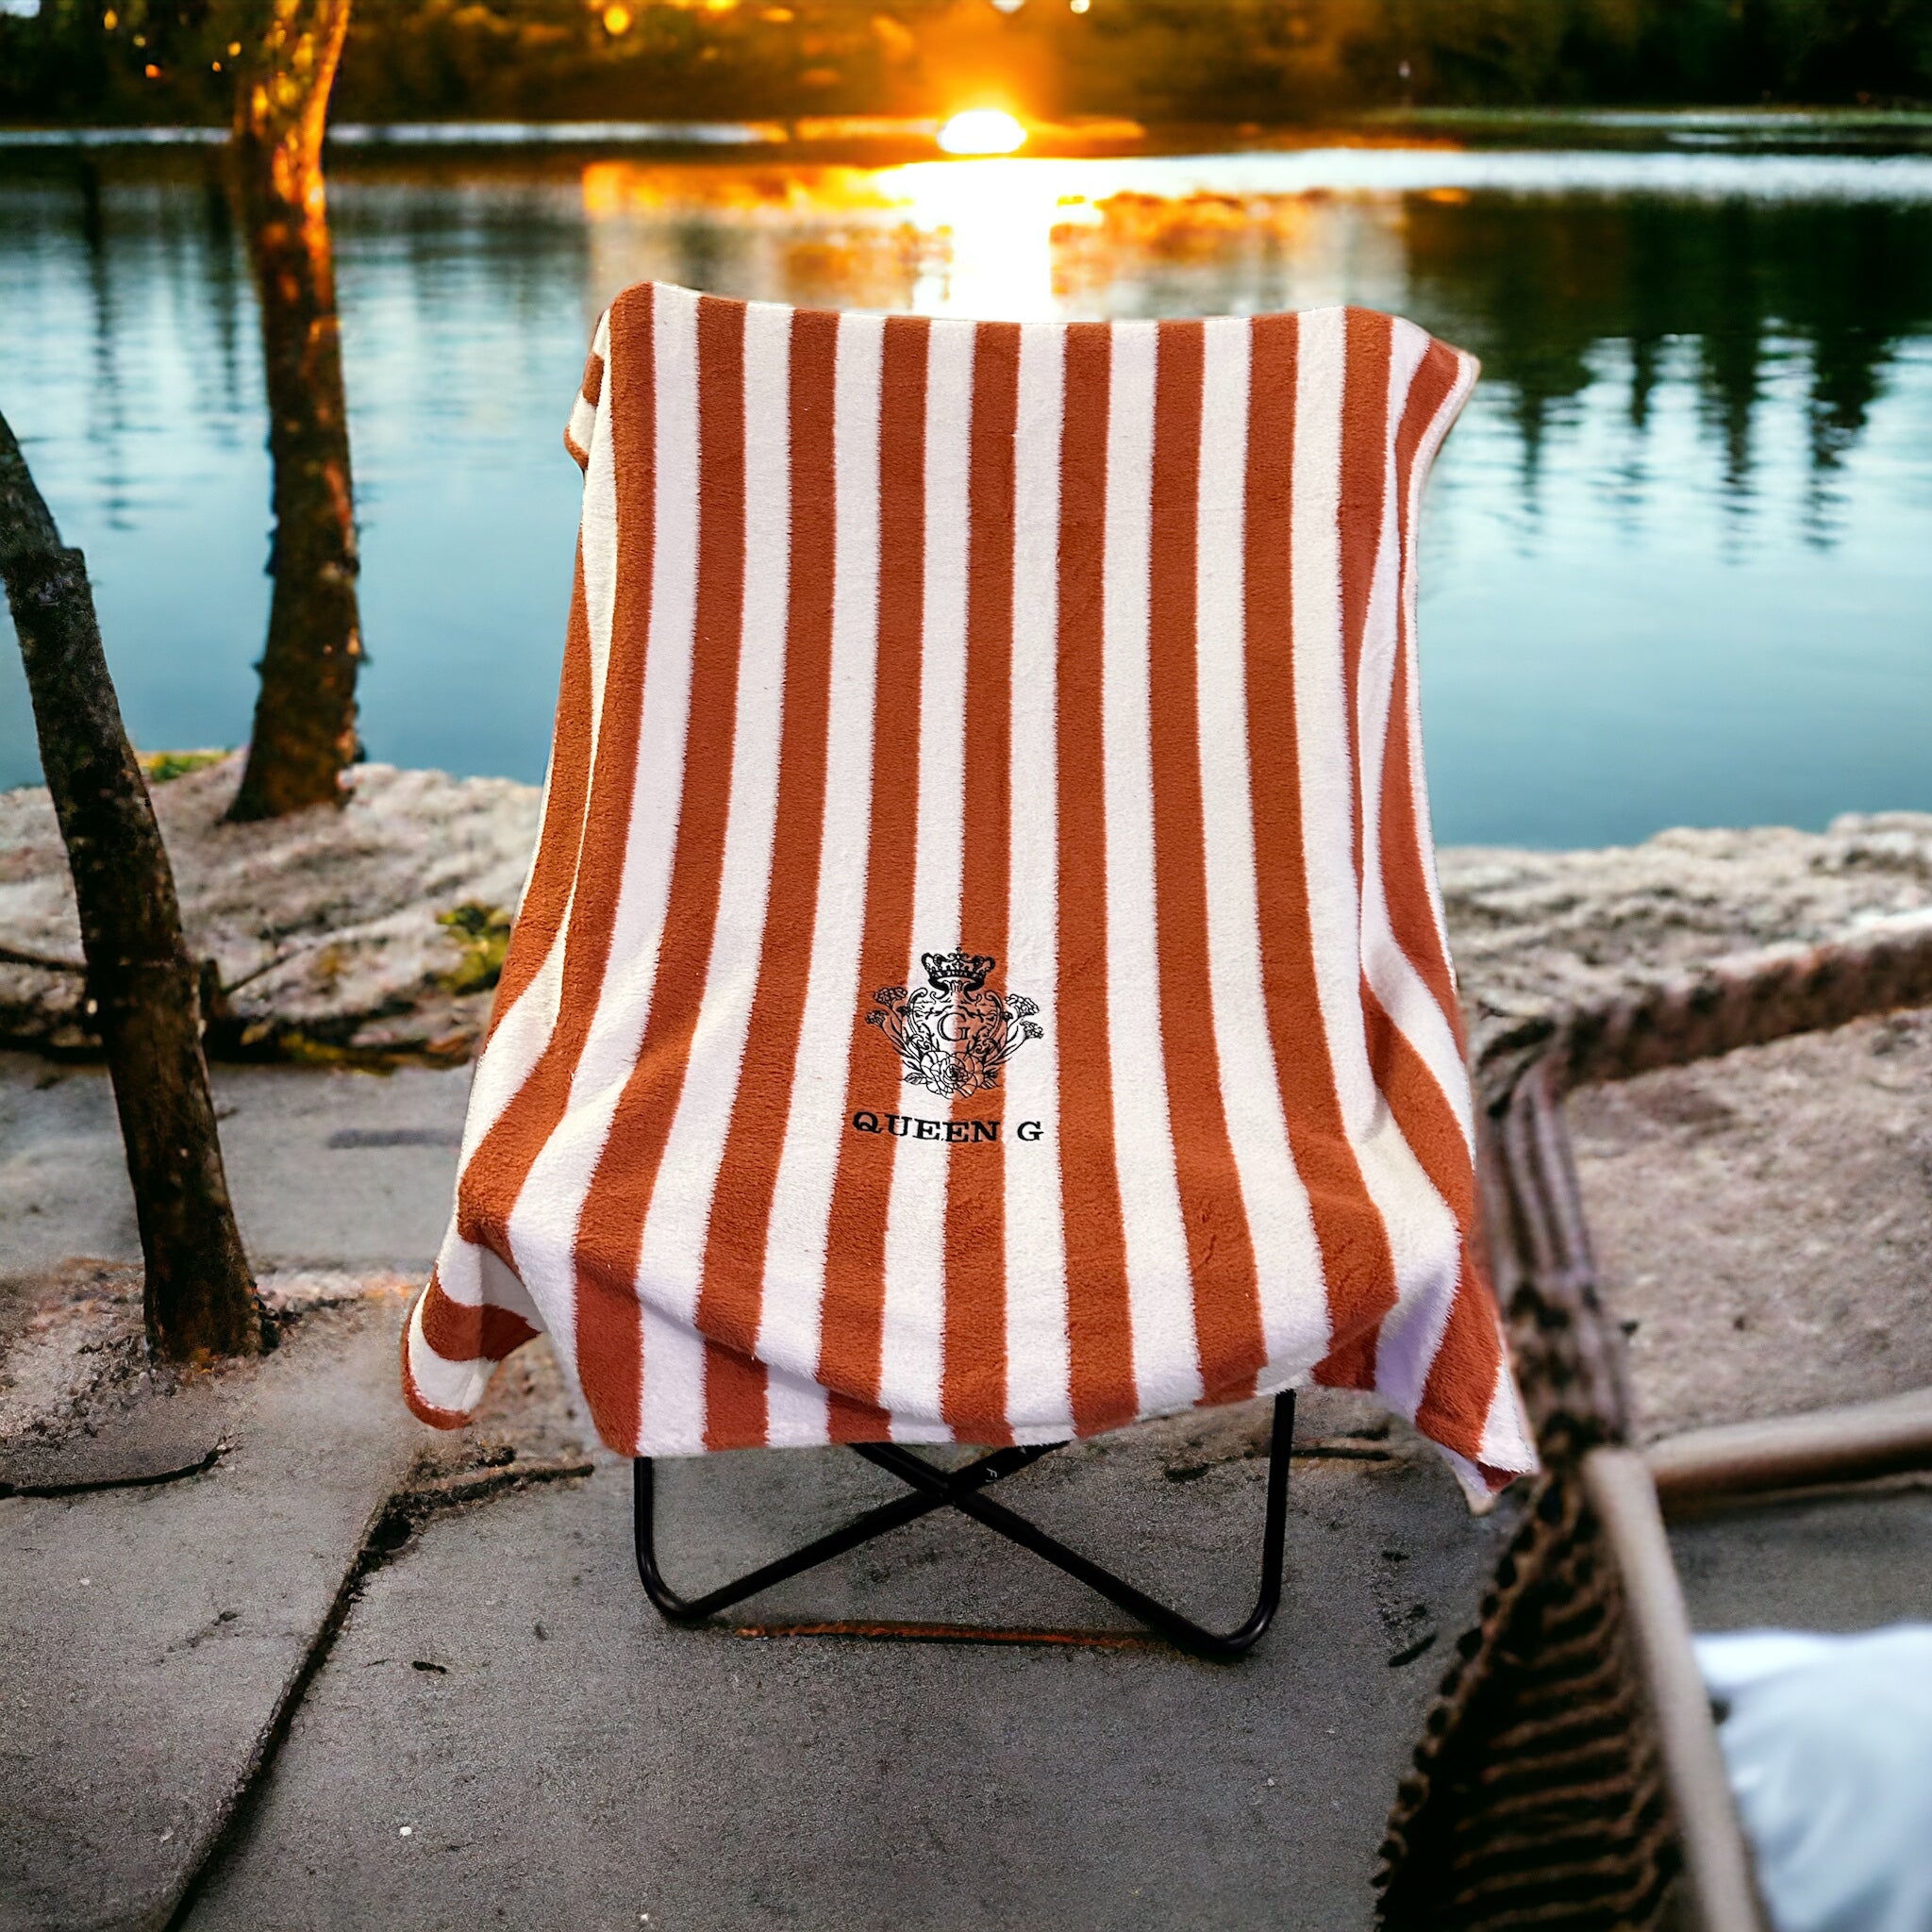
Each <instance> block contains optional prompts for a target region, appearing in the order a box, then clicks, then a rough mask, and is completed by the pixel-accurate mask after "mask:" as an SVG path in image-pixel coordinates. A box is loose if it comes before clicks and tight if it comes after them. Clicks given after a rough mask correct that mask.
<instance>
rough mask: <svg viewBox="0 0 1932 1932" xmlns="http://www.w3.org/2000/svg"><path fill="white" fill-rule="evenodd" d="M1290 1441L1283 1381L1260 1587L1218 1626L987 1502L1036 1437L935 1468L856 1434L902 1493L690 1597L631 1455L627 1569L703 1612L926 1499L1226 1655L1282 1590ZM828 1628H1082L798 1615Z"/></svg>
mask: <svg viewBox="0 0 1932 1932" xmlns="http://www.w3.org/2000/svg"><path fill="white" fill-rule="evenodd" d="M1293 1441H1294V1391H1292V1390H1289V1391H1285V1392H1283V1393H1282V1394H1280V1395H1277V1396H1276V1397H1275V1398H1274V1426H1273V1429H1272V1431H1271V1433H1270V1437H1269V1444H1268V1504H1267V1516H1266V1520H1265V1522H1264V1524H1263V1527H1262V1531H1261V1587H1260V1593H1259V1595H1258V1597H1257V1600H1256V1603H1255V1607H1254V1609H1253V1610H1252V1611H1251V1612H1250V1614H1249V1615H1248V1617H1247V1619H1246V1621H1245V1622H1243V1623H1242V1624H1240V1625H1239V1626H1238V1627H1237V1628H1235V1629H1233V1630H1229V1631H1226V1632H1221V1631H1214V1630H1208V1629H1206V1628H1204V1627H1203V1626H1202V1625H1201V1624H1197V1623H1195V1622H1194V1621H1193V1619H1192V1618H1191V1617H1186V1616H1183V1615H1182V1614H1181V1613H1180V1611H1178V1610H1175V1609H1171V1608H1170V1607H1168V1606H1167V1605H1165V1604H1163V1603H1160V1602H1158V1601H1157V1600H1156V1599H1155V1598H1153V1597H1151V1596H1148V1595H1147V1594H1146V1593H1145V1592H1144V1591H1140V1590H1137V1589H1135V1587H1134V1586H1133V1585H1132V1584H1131V1583H1128V1582H1125V1581H1124V1579H1122V1578H1121V1577H1118V1576H1116V1575H1114V1574H1113V1573H1112V1572H1111V1571H1110V1570H1107V1569H1104V1568H1102V1566H1101V1565H1100V1564H1098V1563H1096V1562H1094V1561H1093V1560H1092V1559H1091V1557H1083V1556H1082V1555H1081V1554H1080V1553H1079V1552H1078V1551H1077V1550H1073V1549H1069V1548H1068V1547H1067V1545H1066V1544H1065V1543H1063V1542H1061V1541H1059V1540H1058V1538H1056V1537H1051V1536H1049V1535H1048V1534H1047V1533H1046V1532H1045V1531H1044V1530H1043V1529H1041V1528H1040V1527H1038V1526H1037V1525H1036V1524H1032V1523H1030V1522H1028V1521H1027V1519H1026V1518H1025V1517H1024V1516H1021V1515H1018V1514H1016V1513H1015V1512H1014V1511H1013V1510H1011V1509H1008V1508H1007V1507H1006V1506H1005V1505H1004V1504H1001V1503H997V1502H995V1501H994V1500H993V1499H992V1498H991V1496H989V1495H988V1494H987V1493H986V1491H988V1490H990V1489H991V1488H992V1486H993V1485H994V1484H995V1483H998V1482H1002V1481H1004V1480H1005V1479H1006V1478H1007V1477H1008V1476H1009V1475H1014V1474H1018V1473H1019V1472H1020V1471H1021V1470H1023V1469H1026V1468H1029V1467H1031V1465H1032V1464H1034V1463H1036V1462H1038V1461H1039V1460H1040V1459H1041V1457H1043V1456H1050V1455H1052V1454H1053V1452H1054V1451H1055V1450H1056V1449H1063V1448H1065V1447H1066V1444H1065V1443H1063V1442H1041V1443H1035V1444H1029V1445H1027V1446H1025V1447H1024V1448H1011V1449H995V1450H992V1451H991V1453H990V1454H988V1455H985V1456H982V1457H979V1458H978V1459H977V1460H975V1461H973V1462H969V1463H967V1464H966V1465H965V1466H964V1467H963V1468H960V1469H956V1470H951V1471H947V1470H941V1469H937V1468H935V1467H934V1466H933V1465H932V1464H931V1463H930V1462H927V1461H926V1460H925V1459H924V1457H919V1456H915V1455H913V1454H912V1452H911V1451H910V1450H908V1449H905V1448H902V1447H900V1446H899V1445H898V1444H897V1443H892V1442H859V1443H855V1444H853V1445H852V1446H853V1450H854V1453H855V1454H857V1455H859V1456H862V1457H865V1459H866V1460H867V1461H868V1462H870V1463H873V1464H874V1465H875V1466H876V1467H877V1468H879V1469H883V1470H885V1471H887V1472H888V1473H890V1474H892V1475H895V1476H897V1477H898V1478H899V1480H900V1481H901V1482H903V1483H905V1484H906V1485H907V1486H908V1489H909V1490H910V1491H911V1493H910V1494H909V1495H905V1496H899V1497H896V1498H895V1499H894V1500H893V1501H891V1502H890V1503H881V1504H879V1505H878V1506H877V1507H874V1508H872V1509H868V1510H866V1511H865V1512H864V1513H863V1514H862V1515H859V1516H856V1517H854V1518H853V1520H852V1521H851V1522H850V1523H848V1524H845V1525H844V1526H843V1527H842V1528H840V1529H835V1530H833V1531H832V1532H831V1533H830V1534H829V1535H826V1536H822V1537H819V1538H816V1539H815V1540H814V1541H811V1542H808V1543H807V1544H805V1545H804V1546H803V1547H802V1548H799V1549H796V1550H793V1551H792V1552H791V1555H789V1556H785V1557H777V1558H775V1559H774V1561H772V1562H770V1563H764V1564H761V1565H760V1566H759V1567H758V1569H756V1570H753V1571H751V1572H750V1573H749V1574H746V1575H743V1576H741V1577H739V1578H738V1579H737V1581H736V1582H733V1583H725V1584H721V1585H719V1587H718V1588H717V1589H716V1590H710V1591H705V1593H704V1594H703V1595H701V1596H695V1597H683V1596H680V1595H678V1593H677V1592H676V1591H674V1590H673V1589H672V1588H671V1587H670V1585H669V1584H667V1583H666V1582H665V1581H664V1576H663V1573H662V1571H660V1570H659V1568H658V1555H657V1544H656V1512H657V1475H656V1471H655V1469H654V1467H653V1465H652V1462H651V1458H650V1457H642V1456H641V1457H638V1458H637V1461H636V1464H635V1467H634V1472H633V1474H634V1490H633V1509H634V1517H635V1525H636V1539H637V1557H638V1574H639V1576H640V1577H641V1578H642V1580H643V1586H644V1592H645V1594H646V1595H647V1596H648V1597H649V1598H650V1599H651V1601H652V1603H653V1604H655V1605H656V1606H657V1607H658V1610H659V1612H660V1613H661V1614H662V1615H663V1616H664V1617H665V1618H667V1619H668V1620H669V1621H670V1622H672V1623H675V1624H696V1623H702V1622H703V1621H704V1620H705V1619H706V1618H708V1617H710V1616H713V1615H715V1614H716V1613H717V1612H718V1611H720V1610H723V1609H725V1608H728V1607H730V1606H731V1605H732V1604H736V1603H741V1602H742V1601H743V1600H744V1599H745V1598H746V1597H748V1596H754V1595H756V1594H757V1593H758V1591H761V1590H769V1589H770V1588H771V1587H772V1586H773V1585H774V1583H782V1582H783V1581H784V1580H785V1579H786V1578H787V1577H789V1576H796V1575H797V1574H799V1573H800V1572H801V1571H805V1570H812V1569H816V1568H817V1567H818V1566H819V1565H820V1564H821V1563H828V1562H830V1561H831V1560H832V1559H833V1558H834V1557H842V1556H843V1555H844V1554H845V1553H846V1552H847V1551H848V1550H854V1549H857V1548H858V1546H859V1545H860V1544H861V1543H867V1542H870V1541H873V1539H874V1538H875V1537H880V1536H884V1535H885V1534H886V1533H887V1532H888V1531H889V1530H893V1529H897V1528H899V1527H901V1526H902V1525H903V1524H908V1523H914V1522H917V1521H918V1519H919V1518H920V1517H922V1516H928V1515H930V1514H931V1513H932V1512H933V1511H934V1510H936V1509H958V1511H959V1512H960V1513H961V1514H962V1515H964V1516H970V1517H971V1518H972V1519H973V1520H974V1522H975V1523H978V1524H984V1525H985V1527H987V1528H988V1529H991V1530H992V1531H994V1532H995V1533H996V1534H998V1535H1000V1536H1003V1537H1006V1538H1007V1539H1008V1541H1011V1542H1016V1543H1018V1544H1019V1545H1020V1546H1021V1547H1022V1548H1023V1549H1027V1550H1031V1551H1032V1552H1033V1553H1034V1555H1035V1556H1037V1557H1043V1558H1044V1559H1045V1560H1046V1561H1047V1562H1049V1563H1051V1564H1053V1565H1054V1566H1055V1568H1057V1569H1059V1570H1063V1571H1065V1572H1066V1574H1068V1575H1069V1576H1072V1577H1074V1578H1076V1579H1077V1580H1078V1581H1079V1582H1081V1583H1084V1584H1085V1585H1086V1586H1087V1587H1088V1588H1089V1589H1090V1590H1092V1591H1097V1592H1098V1593H1099V1594H1100V1595H1101V1596H1104V1597H1105V1598H1106V1599H1107V1600H1108V1602H1109V1603H1111V1604H1114V1605H1117V1606H1118V1607H1120V1608H1121V1609H1124V1610H1125V1611H1126V1612H1127V1614H1128V1615H1129V1616H1131V1617H1134V1618H1135V1619H1137V1620H1138V1621H1139V1622H1140V1623H1141V1624H1144V1625H1145V1626H1146V1627H1147V1628H1148V1629H1150V1630H1152V1631H1155V1632H1156V1633H1157V1634H1158V1635H1159V1636H1161V1637H1164V1638H1165V1639H1166V1640H1167V1641H1169V1642H1170V1643H1173V1644H1174V1645H1176V1646H1177V1647H1178V1648H1180V1649H1182V1650H1185V1651H1189V1652H1191V1654H1192V1655H1193V1656H1195V1657H1208V1658H1212V1659H1216V1660H1226V1659H1228V1658H1232V1657H1240V1656H1241V1654H1242V1653H1243V1652H1244V1651H1246V1650H1248V1649H1250V1648H1252V1646H1253V1645H1254V1644H1255V1642H1256V1641H1257V1639H1258V1638H1259V1637H1260V1635H1261V1633H1262V1632H1263V1631H1264V1630H1266V1629H1267V1627H1268V1625H1269V1624H1270V1623H1272V1622H1273V1621H1274V1612H1275V1609H1276V1607H1277V1606H1278V1605H1279V1604H1280V1601H1281V1573H1282V1544H1283V1541H1284V1536H1285V1533H1286V1529H1287V1524H1288V1475H1289V1452H1290V1450H1291V1446H1292V1444H1293ZM809 1627H811V1628H812V1629H814V1630H818V1631H824V1632H827V1633H836V1632H843V1633H846V1634H853V1635H858V1634H866V1635H878V1636H899V1637H908V1638H956V1639H960V1640H964V1641H974V1640H977V1641H1005V1642H1029V1641H1032V1642H1055V1641H1058V1642H1065V1641H1070V1638H1071V1640H1072V1641H1078V1640H1079V1636H1080V1634H1081V1633H1069V1632H1065V1631H1031V1630H1013V1629H1001V1628H997V1627H979V1626H973V1625H963V1624H864V1625H858V1624H815V1625H812V1626H809ZM1107 1634H1108V1633H1102V1632H1094V1633H1092V1637H1093V1640H1094V1641H1106V1637H1107Z"/></svg>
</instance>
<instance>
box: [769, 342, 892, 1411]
mask: <svg viewBox="0 0 1932 1932" xmlns="http://www.w3.org/2000/svg"><path fill="white" fill-rule="evenodd" d="M884 332H885V325H884V322H883V321H882V320H881V318H879V317H877V316H872V315H845V316H841V318H840V320H839V349H838V369H837V373H836V375H835V376H834V378H833V384H832V390H833V432H832V433H833V446H834V454H833V462H834V479H835V480H834V485H833V496H834V504H835V528H836V537H835V543H834V554H833V563H832V662H831V692H830V700H831V704H830V716H829V718H828V721H827V724H826V747H825V753H826V756H825V807H824V831H823V837H822V843H821V847H820V854H819V891H818V904H817V907H816V908H815V911H814V915H813V920H812V937H811V966H810V969H809V973H808V978H807V981H806V995H805V1012H804V1021H803V1024H802V1025H801V1027H800V1029H799V1041H798V1058H797V1062H796V1065H795V1066H794V1068H793V1072H792V1081H791V1110H790V1112H789V1114H788V1115H787V1118H786V1126H785V1149H784V1153H783V1154H782V1156H781V1157H780V1158H779V1163H778V1175H777V1181H776V1185H775V1187H774V1191H773V1198H772V1216H771V1224H770V1226H769V1229H768V1231H767V1235H766V1245H765V1300H764V1312H763V1318H762V1320H761V1323H760V1325H759V1329H758V1356H759V1358H760V1359H761V1360H764V1361H767V1362H770V1363H772V1364H773V1365H774V1367H777V1368H779V1369H781V1370H783V1371H784V1372H786V1373H787V1374H795V1375H801V1376H805V1377H809V1376H810V1375H811V1374H813V1372H814V1371H815V1370H816V1368H817V1366H818V1353H819V1313H820V1308H821V1306H822V1304H823V1302H824V1291H825V1241H826V1219H827V1216H828V1215H829V1213H830V1211H831V1205H832V1182H833V1179H834V1177H835V1175H836V1174H837V1171H838V1159H839V1147H840V1143H841V1130H842V1128H843V1126H844V1109H845V1081H846V1074H847V1071H848V1066H849V1060H850V1055H851V1041H852V1036H853V1032H854V1030H855V1028H856V1026H857V1024H858V1020H857V1010H858V1008H857V1002H858V958H859V947H860V944H861V941H862V940H863V937H864V931H863V928H864V924H865V868H866V851H867V845H868V833H869V824H870V817H871V812H872V728H873V702H874V691H873V686H874V675H875V659H876V656H877V649H878V581H879V367H880V358H881V356H882V353H883V350H884V345H885V334H884Z"/></svg>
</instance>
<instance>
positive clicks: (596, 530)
mask: <svg viewBox="0 0 1932 1932" xmlns="http://www.w3.org/2000/svg"><path fill="white" fill-rule="evenodd" d="M665 294H666V291H664V290H662V289H660V290H658V292H657V294H656V296H655V297H654V300H653V308H654V310H655V308H656V306H657V305H658V304H660V303H662V302H663V300H664V299H665ZM591 348H592V350H593V351H594V352H595V353H596V354H597V355H599V356H601V357H602V358H604V382H603V386H602V388H600V389H599V390H598V391H597V398H598V400H597V419H596V422H595V424H594V425H592V430H591V440H590V441H589V442H588V443H586V444H585V445H584V447H585V448H586V449H587V450H588V451H589V452H590V458H591V463H590V468H589V469H588V470H587V471H586V472H585V475H584V528H583V538H584V604H585V608H586V609H587V611H588V612H589V615H590V620H591V758H592V759H593V760H594V758H596V755H597V735H598V733H599V732H600V731H601V730H602V729H603V724H604V680H605V678H606V676H607V675H608V673H609V670H610V614H611V612H612V610H613V609H614V608H616V603H617V534H618V533H617V458H616V453H615V451H614V449H613V447H612V439H611V430H610V389H611V376H612V373H613V372H612V370H611V367H610V311H609V310H608V308H607V309H606V310H605V311H604V313H603V314H602V315H601V316H600V317H598V319H597V333H596V336H595V338H594V339H593V341H592V342H591Z"/></svg>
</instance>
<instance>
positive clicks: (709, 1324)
mask: <svg viewBox="0 0 1932 1932" xmlns="http://www.w3.org/2000/svg"><path fill="white" fill-rule="evenodd" d="M838 353H839V319H838V317H837V316H835V315H830V314H826V313H823V312H820V311H816V310H810V309H800V310H798V311H797V312H795V313H794V314H793V316H792V318H791V375H790V379H789V386H790V392H791V393H790V408H789V416H790V422H791V565H790V573H789V575H788V578H787V591H786V596H787V609H786V623H785V692H784V712H783V718H782V721H781V724H780V726H779V741H778V802H777V813H776V817H775V819H774V838H773V847H772V878H771V888H770V892H769V896H768V898H767V901H766V906H765V929H764V935H763V938H762V940H761V941H760V942H759V948H758V982H757V990H756V991H755V992H754V993H753V995H752V1007H751V1021H750V1024H749V1026H748V1028H747V1031H746V1035H745V1046H744V1061H743V1065H742V1068H741V1072H740V1074H739V1079H738V1093H737V1097H736V1098H735V1099H734V1101H733V1102H732V1108H731V1126H730V1130H729V1132H728V1133H727V1134H726V1136H725V1141H724V1157H723V1158H722V1160H721V1161H720V1164H719V1168H718V1182H717V1186H716V1188H715V1189H714V1190H713V1191H712V1195H711V1211H710V1221H709V1224H708V1228H707V1230H706V1237H705V1266H704V1283H703V1288H702V1290H701V1291H700V1293H699V1296H698V1308H697V1325H698V1328H699V1330H700V1332H701V1333H703V1334H704V1335H705V1336H706V1337H708V1338H709V1339H711V1340H713V1341H717V1342H718V1343H719V1344H720V1345H721V1346H724V1347H726V1348H729V1349H732V1350H734V1351H736V1352H737V1353H738V1354H740V1355H741V1356H744V1357H749V1356H750V1355H751V1354H752V1352H753V1350H754V1349H755V1348H756V1346H757V1343H758V1322H759V1315H760V1311H761V1308H762V1305H763V1297H764V1274H765V1242H766V1239H767V1235H768V1233H769V1230H770V1226H771V1216H772V1195H773V1191H774V1188H775V1187H776V1184H777V1178H778V1159H779V1156H780V1155H781V1154H782V1153H783V1151H784V1141H785V1128H786V1123H787V1120H788V1118H789V1116H790V1112H791V1081H792V1075H793V1073H794V1071H795V1069H796V1066H797V1060H798V1041H799V1033H800V1029H801V1028H802V1026H803V1024H804V1017H805V995H806V987H807V984H808V980H809V978H810V974H811V935H812V915H813V909H814V908H815V906H816V904H817V901H818V889H819V847H820V832H821V825H822V821H823V819H824V808H825V732H826V725H827V722H828V715H829V707H830V699H831V675H832V583H833V575H832V572H833V556H834V550H835V546H836V543H837V535H838V533H837V525H836V496H835V487H834V486H835V464H834V448H833V435H832V429H833V418H832V397H833V386H834V380H835V377H836V374H837V367H838Z"/></svg>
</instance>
